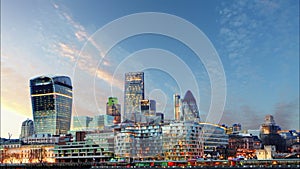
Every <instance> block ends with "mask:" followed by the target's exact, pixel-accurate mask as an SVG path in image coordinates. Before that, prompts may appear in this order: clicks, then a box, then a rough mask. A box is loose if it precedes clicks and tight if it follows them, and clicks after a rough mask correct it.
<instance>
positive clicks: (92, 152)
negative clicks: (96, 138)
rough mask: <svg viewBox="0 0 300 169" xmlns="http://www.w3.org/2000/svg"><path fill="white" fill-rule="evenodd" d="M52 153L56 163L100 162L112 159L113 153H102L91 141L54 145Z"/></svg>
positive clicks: (101, 149)
mask: <svg viewBox="0 0 300 169" xmlns="http://www.w3.org/2000/svg"><path fill="white" fill-rule="evenodd" d="M53 151H54V154H55V160H56V162H100V161H109V160H110V159H111V158H113V157H114V155H113V153H111V152H107V151H104V149H103V148H101V146H100V145H99V144H95V143H94V142H93V141H92V140H87V141H79V142H68V143H67V144H66V145H56V146H55V147H54V149H53Z"/></svg>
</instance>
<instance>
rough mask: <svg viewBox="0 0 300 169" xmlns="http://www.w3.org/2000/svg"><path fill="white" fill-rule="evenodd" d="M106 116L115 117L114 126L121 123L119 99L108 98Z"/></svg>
mask: <svg viewBox="0 0 300 169" xmlns="http://www.w3.org/2000/svg"><path fill="white" fill-rule="evenodd" d="M106 115H110V116H114V124H119V123H121V105H120V104H118V98H116V97H109V98H108V102H107V103H106Z"/></svg>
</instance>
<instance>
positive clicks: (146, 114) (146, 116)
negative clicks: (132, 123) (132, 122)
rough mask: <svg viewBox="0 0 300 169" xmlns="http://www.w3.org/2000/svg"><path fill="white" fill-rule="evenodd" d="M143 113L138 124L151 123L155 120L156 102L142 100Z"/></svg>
mask: <svg viewBox="0 0 300 169" xmlns="http://www.w3.org/2000/svg"><path fill="white" fill-rule="evenodd" d="M140 104H141V113H140V115H139V116H137V117H138V119H137V120H136V122H142V123H150V122H153V121H154V120H155V113H156V102H155V100H141V103H140Z"/></svg>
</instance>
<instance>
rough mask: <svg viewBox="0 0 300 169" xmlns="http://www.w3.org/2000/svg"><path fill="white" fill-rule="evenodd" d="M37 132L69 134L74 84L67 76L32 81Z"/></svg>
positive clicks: (45, 77)
mask: <svg viewBox="0 0 300 169" xmlns="http://www.w3.org/2000/svg"><path fill="white" fill-rule="evenodd" d="M30 94H31V103H32V112H33V119H34V126H35V132H36V133H37V134H67V132H68V130H70V125H71V114H72V84H71V79H70V78H69V77H66V76H53V77H50V76H40V77H37V78H34V79H31V80H30Z"/></svg>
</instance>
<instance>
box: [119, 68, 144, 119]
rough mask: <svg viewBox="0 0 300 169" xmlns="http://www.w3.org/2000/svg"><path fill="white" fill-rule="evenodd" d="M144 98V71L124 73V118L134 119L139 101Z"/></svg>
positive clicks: (138, 107) (138, 109)
mask: <svg viewBox="0 0 300 169" xmlns="http://www.w3.org/2000/svg"><path fill="white" fill-rule="evenodd" d="M141 100H144V72H130V73H126V74H125V91H124V120H130V121H132V122H134V121H136V115H137V114H139V112H140V101H141Z"/></svg>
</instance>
